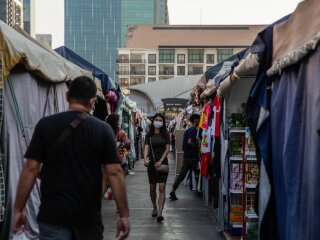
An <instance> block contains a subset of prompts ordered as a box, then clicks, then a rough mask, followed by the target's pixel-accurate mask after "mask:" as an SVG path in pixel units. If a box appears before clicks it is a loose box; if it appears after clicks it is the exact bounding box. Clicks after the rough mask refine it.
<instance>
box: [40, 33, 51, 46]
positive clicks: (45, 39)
mask: <svg viewBox="0 0 320 240" xmlns="http://www.w3.org/2000/svg"><path fill="white" fill-rule="evenodd" d="M36 40H37V41H39V42H40V43H42V44H43V45H46V46H48V47H50V48H52V35H51V34H36Z"/></svg>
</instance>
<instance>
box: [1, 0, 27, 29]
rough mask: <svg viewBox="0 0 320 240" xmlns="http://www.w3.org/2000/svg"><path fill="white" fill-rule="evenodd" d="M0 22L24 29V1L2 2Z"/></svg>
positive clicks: (5, 0)
mask: <svg viewBox="0 0 320 240" xmlns="http://www.w3.org/2000/svg"><path fill="white" fill-rule="evenodd" d="M0 20H2V21H3V22H5V23H7V24H8V25H9V26H11V27H12V26H14V25H18V26H19V27H21V28H23V9H22V0H0Z"/></svg>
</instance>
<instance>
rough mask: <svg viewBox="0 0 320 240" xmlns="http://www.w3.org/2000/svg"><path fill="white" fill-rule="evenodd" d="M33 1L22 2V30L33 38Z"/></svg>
mask: <svg viewBox="0 0 320 240" xmlns="http://www.w3.org/2000/svg"><path fill="white" fill-rule="evenodd" d="M35 14H36V13H35V0H23V30H25V31H26V32H27V33H29V34H30V35H31V36H32V37H35V27H36V26H35V25H36V16H35Z"/></svg>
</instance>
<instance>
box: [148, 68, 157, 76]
mask: <svg viewBox="0 0 320 240" xmlns="http://www.w3.org/2000/svg"><path fill="white" fill-rule="evenodd" d="M148 74H149V75H156V66H149V67H148Z"/></svg>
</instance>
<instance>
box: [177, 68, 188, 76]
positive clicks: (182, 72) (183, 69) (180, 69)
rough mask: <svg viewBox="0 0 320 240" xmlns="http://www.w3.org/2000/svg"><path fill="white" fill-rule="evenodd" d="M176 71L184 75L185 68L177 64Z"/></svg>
mask: <svg viewBox="0 0 320 240" xmlns="http://www.w3.org/2000/svg"><path fill="white" fill-rule="evenodd" d="M177 72H178V75H179V76H184V75H186V68H185V66H178V68H177Z"/></svg>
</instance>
